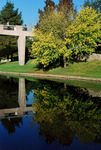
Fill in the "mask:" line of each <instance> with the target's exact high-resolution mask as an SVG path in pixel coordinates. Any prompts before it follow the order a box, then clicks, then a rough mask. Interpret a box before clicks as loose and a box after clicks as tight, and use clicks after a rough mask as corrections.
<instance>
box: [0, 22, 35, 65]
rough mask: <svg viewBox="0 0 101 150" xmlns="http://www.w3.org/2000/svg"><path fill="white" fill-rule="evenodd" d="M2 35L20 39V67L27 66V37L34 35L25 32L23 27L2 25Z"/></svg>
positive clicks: (0, 33) (0, 26) (0, 32)
mask: <svg viewBox="0 0 101 150" xmlns="http://www.w3.org/2000/svg"><path fill="white" fill-rule="evenodd" d="M8 27H9V28H8ZM7 29H8V30H7ZM0 35H10V36H17V37H18V55H19V65H24V64H25V41H26V37H30V36H33V35H32V33H31V32H29V31H25V30H24V27H23V26H18V25H16V26H12V25H11V26H3V25H0Z"/></svg>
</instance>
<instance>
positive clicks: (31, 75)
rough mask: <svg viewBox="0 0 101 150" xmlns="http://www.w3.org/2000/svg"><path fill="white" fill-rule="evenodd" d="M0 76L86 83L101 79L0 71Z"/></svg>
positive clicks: (100, 80)
mask: <svg viewBox="0 0 101 150" xmlns="http://www.w3.org/2000/svg"><path fill="white" fill-rule="evenodd" d="M0 75H14V76H23V77H32V78H33V77H36V78H53V79H64V80H76V81H88V82H99V83H101V78H93V77H79V76H68V75H54V74H40V73H39V74H38V73H18V72H5V71H0Z"/></svg>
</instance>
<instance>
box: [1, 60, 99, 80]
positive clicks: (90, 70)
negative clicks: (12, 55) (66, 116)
mask: <svg viewBox="0 0 101 150" xmlns="http://www.w3.org/2000/svg"><path fill="white" fill-rule="evenodd" d="M0 71H6V72H20V73H21V72H22V73H46V74H58V75H71V76H82V77H96V78H101V61H98V60H95V61H91V62H79V63H77V62H75V63H73V64H69V65H68V66H67V68H66V69H65V68H61V67H58V68H55V69H51V70H49V71H45V72H44V71H43V70H39V69H38V68H37V66H36V65H35V64H32V60H29V61H28V62H27V63H26V65H24V66H19V65H18V62H17V61H16V62H10V63H2V64H0Z"/></svg>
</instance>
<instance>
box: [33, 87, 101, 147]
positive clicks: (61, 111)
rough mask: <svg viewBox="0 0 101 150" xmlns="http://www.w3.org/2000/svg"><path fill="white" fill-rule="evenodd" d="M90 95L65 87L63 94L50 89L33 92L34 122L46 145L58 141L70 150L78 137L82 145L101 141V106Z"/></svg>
mask: <svg viewBox="0 0 101 150" xmlns="http://www.w3.org/2000/svg"><path fill="white" fill-rule="evenodd" d="M88 93H89V92H88V91H87V90H86V92H85V91H84V90H83V89H80V88H75V87H68V86H67V87H66V84H65V85H64V89H62V92H61V94H58V89H54V88H52V87H49V86H48V85H44V86H43V88H42V89H39V88H38V89H36V90H34V95H35V98H36V103H35V102H34V103H33V107H35V108H36V110H35V112H36V113H35V116H34V122H35V123H36V122H37V123H39V131H40V132H39V134H40V135H41V136H44V137H45V139H46V142H47V143H52V142H53V141H56V140H59V142H60V143H61V144H62V145H68V146H69V145H71V143H72V142H73V139H74V137H75V136H76V137H77V138H79V140H80V141H81V142H83V143H93V142H94V143H96V142H100V141H101V109H100V106H101V104H100V103H99V101H96V100H97V98H95V97H89V95H88Z"/></svg>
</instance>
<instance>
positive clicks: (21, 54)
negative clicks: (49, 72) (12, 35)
mask: <svg viewBox="0 0 101 150" xmlns="http://www.w3.org/2000/svg"><path fill="white" fill-rule="evenodd" d="M25 42H26V37H25V36H23V35H22V36H19V37H18V57H19V65H20V66H23V65H25Z"/></svg>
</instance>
